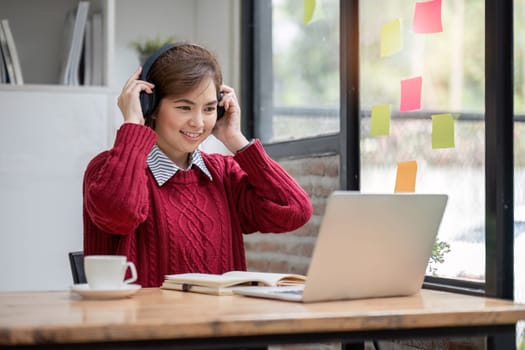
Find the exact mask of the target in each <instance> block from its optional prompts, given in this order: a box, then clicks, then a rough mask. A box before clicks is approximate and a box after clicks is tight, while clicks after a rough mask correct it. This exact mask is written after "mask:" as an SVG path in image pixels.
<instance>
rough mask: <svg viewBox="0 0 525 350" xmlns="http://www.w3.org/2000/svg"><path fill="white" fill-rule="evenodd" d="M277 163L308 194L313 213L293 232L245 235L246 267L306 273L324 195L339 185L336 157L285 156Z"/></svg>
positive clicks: (322, 213)
mask: <svg viewBox="0 0 525 350" xmlns="http://www.w3.org/2000/svg"><path fill="white" fill-rule="evenodd" d="M280 164H281V165H282V166H283V167H284V168H285V169H286V171H288V173H289V174H291V175H292V176H293V177H294V178H295V179H296V180H297V182H298V183H299V184H300V185H301V186H302V187H303V188H304V189H305V190H306V191H307V192H308V193H309V194H310V200H311V202H312V206H313V209H314V212H313V215H312V218H311V219H310V221H309V222H308V223H307V224H306V225H305V226H303V227H301V228H299V229H298V230H295V231H293V232H290V233H287V234H260V233H255V234H251V235H245V239H244V240H245V245H246V258H247V264H248V270H254V271H273V272H291V273H300V274H306V271H307V269H308V265H309V263H310V256H311V255H312V250H313V247H314V244H315V241H316V238H317V232H318V231H319V224H320V222H321V217H322V216H323V215H324V210H325V204H326V198H327V197H328V195H329V194H330V193H331V192H332V191H334V190H336V189H338V188H339V156H337V155H333V156H320V157H311V158H302V159H287V160H281V161H280Z"/></svg>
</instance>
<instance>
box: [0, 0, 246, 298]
mask: <svg viewBox="0 0 525 350" xmlns="http://www.w3.org/2000/svg"><path fill="white" fill-rule="evenodd" d="M77 2H78V1H75V0H1V1H0V18H7V19H8V20H9V23H10V26H11V29H12V32H13V36H14V38H15V40H16V45H17V49H18V53H19V57H20V61H21V66H22V71H23V76H24V80H25V83H26V84H25V85H22V86H12V85H5V84H3V85H2V84H0V125H1V127H0V266H2V268H1V269H0V291H6V290H36V289H46V290H56V289H67V288H69V286H70V285H71V283H72V278H71V272H70V268H69V262H68V258H67V252H68V251H72V250H81V249H82V186H81V184H82V175H83V172H84V169H85V167H86V165H87V163H88V161H89V160H90V159H91V158H92V157H93V156H94V155H95V154H97V153H98V152H100V151H102V150H104V149H107V148H108V147H109V146H110V145H111V144H112V142H113V139H114V135H115V131H116V128H117V127H118V125H119V124H120V121H121V117H120V115H119V112H118V109H117V106H116V97H117V95H118V93H119V92H120V89H121V86H122V84H123V83H124V81H125V80H126V79H127V78H128V77H129V75H130V74H131V73H132V72H133V71H134V70H135V69H136V68H137V66H138V65H139V61H138V57H137V54H136V53H135V52H134V51H133V49H132V48H131V47H130V46H129V43H130V42H131V41H132V40H136V39H141V38H151V37H155V36H157V35H161V36H163V37H164V36H170V35H173V36H175V37H176V38H177V39H178V40H189V41H195V42H198V43H200V44H202V45H205V46H207V47H209V48H210V49H212V50H213V51H215V52H216V54H217V56H218V58H219V61H220V62H221V63H222V67H223V76H224V78H225V82H226V83H228V84H229V85H232V86H239V84H238V83H239V82H238V80H239V79H238V70H239V62H238V59H237V57H238V52H239V49H238V43H239V40H238V37H239V33H238V23H239V20H240V18H238V13H239V6H240V5H239V4H240V0H148V1H144V0H90V7H91V10H92V11H100V12H101V13H102V14H103V18H104V20H103V22H104V33H105V34H104V41H105V43H104V45H105V48H106V49H105V52H104V62H105V63H104V85H103V86H102V87H83V86H80V87H69V86H62V85H58V84H57V83H58V81H59V80H58V77H59V70H60V62H61V57H62V52H63V51H62V50H63V49H62V45H63V28H64V20H65V17H66V14H67V11H69V10H70V9H72V8H75V6H76V4H77Z"/></svg>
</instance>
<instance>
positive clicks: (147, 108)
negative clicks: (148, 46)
mask: <svg viewBox="0 0 525 350" xmlns="http://www.w3.org/2000/svg"><path fill="white" fill-rule="evenodd" d="M186 44H188V43H187V42H184V41H181V42H175V43H170V44H166V45H164V46H162V47H161V48H159V49H157V50H156V51H155V52H153V53H152V54H151V55H150V56H149V57H148V59H147V60H146V62H145V63H144V65H143V66H142V72H141V74H140V78H139V79H140V80H144V81H150V80H149V79H148V78H149V72H150V70H151V67H152V66H153V64H154V63H155V62H156V61H157V59H158V58H159V57H160V56H162V55H163V54H164V53H165V52H166V51H168V50H170V49H172V48H174V47H178V46H182V45H186ZM191 45H193V46H196V47H201V46H199V45H196V44H191ZM139 98H140V105H141V107H142V115H143V116H144V118H147V117H149V116H150V115H151V114H153V112H154V111H155V108H156V107H157V103H158V101H157V94H156V93H155V89H153V92H152V93H151V94H148V93H146V92H145V91H141V92H140V96H139ZM221 98H222V93H220V94H219V96H218V100H219V101H220V100H221ZM223 115H224V107H221V106H217V119H219V118H221V117H222V116H223Z"/></svg>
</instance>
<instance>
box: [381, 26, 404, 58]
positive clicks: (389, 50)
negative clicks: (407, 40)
mask: <svg viewBox="0 0 525 350" xmlns="http://www.w3.org/2000/svg"><path fill="white" fill-rule="evenodd" d="M402 45H403V44H402V40H401V20H400V19H395V20H393V21H390V22H388V23H386V24H385V25H383V27H382V28H381V57H385V56H390V55H393V54H395V53H396V52H398V51H400V50H401V47H402Z"/></svg>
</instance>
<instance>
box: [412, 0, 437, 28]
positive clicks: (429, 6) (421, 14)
mask: <svg viewBox="0 0 525 350" xmlns="http://www.w3.org/2000/svg"><path fill="white" fill-rule="evenodd" d="M412 30H413V31H414V33H439V32H442V31H443V24H442V22H441V0H432V1H425V2H416V7H415V10H414V21H413V22H412Z"/></svg>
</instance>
